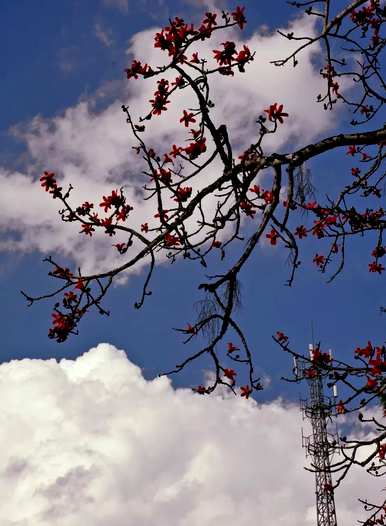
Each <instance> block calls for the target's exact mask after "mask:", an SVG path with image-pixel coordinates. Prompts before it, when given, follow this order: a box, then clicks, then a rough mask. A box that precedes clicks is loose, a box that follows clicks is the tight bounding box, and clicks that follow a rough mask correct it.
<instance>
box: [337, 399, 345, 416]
mask: <svg viewBox="0 0 386 526" xmlns="http://www.w3.org/2000/svg"><path fill="white" fill-rule="evenodd" d="M336 411H337V413H339V414H340V415H343V414H344V413H345V412H346V408H345V407H344V404H343V402H342V400H340V401H339V404H338V405H337V406H336Z"/></svg>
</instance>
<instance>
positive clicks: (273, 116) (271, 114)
mask: <svg viewBox="0 0 386 526" xmlns="http://www.w3.org/2000/svg"><path fill="white" fill-rule="evenodd" d="M282 110H283V104H280V105H279V104H278V103H277V102H275V103H274V104H271V105H270V107H269V108H266V109H265V110H264V111H265V113H267V115H268V119H269V120H270V121H272V122H274V121H276V120H278V121H279V122H280V123H281V124H283V117H288V113H284V112H283V111H282Z"/></svg>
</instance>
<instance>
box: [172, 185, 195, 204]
mask: <svg viewBox="0 0 386 526" xmlns="http://www.w3.org/2000/svg"><path fill="white" fill-rule="evenodd" d="M176 193H177V196H176V198H175V199H174V201H177V202H178V203H183V202H185V201H187V200H188V199H189V197H190V196H191V195H192V187H191V186H181V187H180V188H178V189H177V192H176Z"/></svg>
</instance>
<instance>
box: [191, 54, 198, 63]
mask: <svg viewBox="0 0 386 526" xmlns="http://www.w3.org/2000/svg"><path fill="white" fill-rule="evenodd" d="M190 62H191V63H192V64H199V63H200V59H199V58H198V53H193V55H192V58H191V59H190Z"/></svg>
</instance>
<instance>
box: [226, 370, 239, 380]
mask: <svg viewBox="0 0 386 526" xmlns="http://www.w3.org/2000/svg"><path fill="white" fill-rule="evenodd" d="M224 375H225V376H226V377H227V378H229V379H230V380H231V381H232V382H234V381H235V379H234V377H235V376H236V375H237V373H236V371H234V370H233V369H224Z"/></svg>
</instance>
